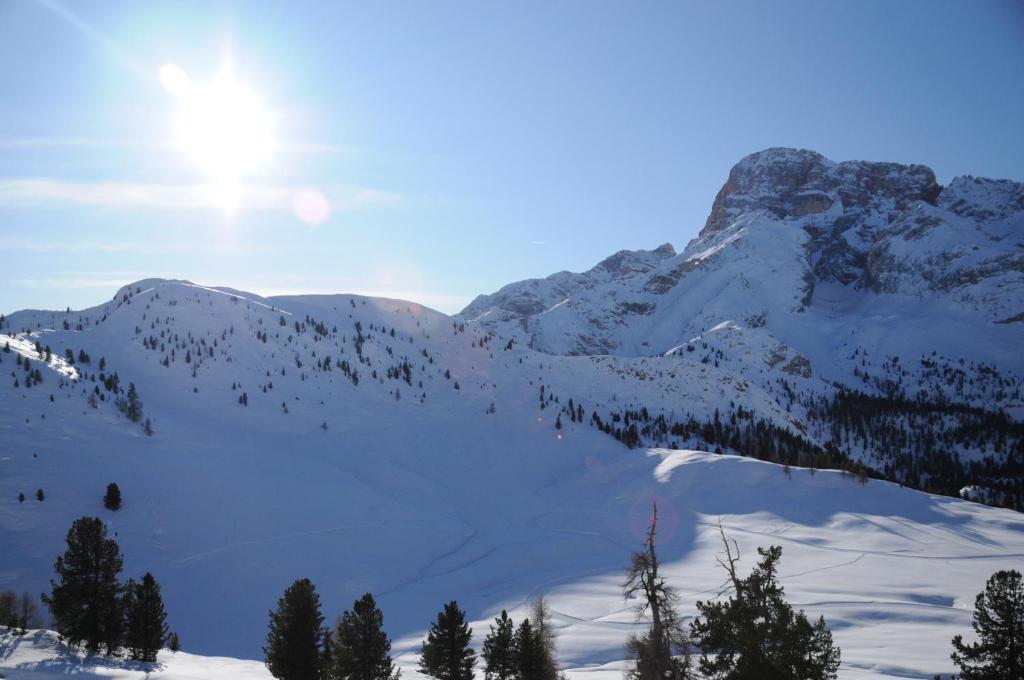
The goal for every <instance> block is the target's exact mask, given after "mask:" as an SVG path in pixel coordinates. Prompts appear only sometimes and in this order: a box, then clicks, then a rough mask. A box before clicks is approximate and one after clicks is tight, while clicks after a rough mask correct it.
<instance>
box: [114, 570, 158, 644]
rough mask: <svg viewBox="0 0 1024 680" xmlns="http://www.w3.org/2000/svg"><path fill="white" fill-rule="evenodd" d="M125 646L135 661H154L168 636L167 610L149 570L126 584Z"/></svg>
mask: <svg viewBox="0 0 1024 680" xmlns="http://www.w3.org/2000/svg"><path fill="white" fill-rule="evenodd" d="M124 608H125V636H124V637H125V639H124V642H125V646H126V647H127V648H128V651H129V652H130V653H131V657H132V659H135V660H136V661H156V655H157V652H159V651H160V650H161V649H162V648H163V646H164V641H165V640H166V639H167V614H166V613H165V612H164V601H163V598H162V597H161V596H160V584H159V583H157V582H156V579H155V578H153V575H152V574H150V573H149V572H148V571H147V572H146V573H145V575H144V576H143V577H142V581H141V582H138V583H137V582H135V581H133V580H129V581H128V585H127V587H126V588H125V604H124Z"/></svg>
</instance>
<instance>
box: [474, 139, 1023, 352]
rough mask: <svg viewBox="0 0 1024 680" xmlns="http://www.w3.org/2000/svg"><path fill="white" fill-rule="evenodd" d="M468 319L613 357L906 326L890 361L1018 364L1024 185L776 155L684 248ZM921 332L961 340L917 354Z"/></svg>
mask: <svg viewBox="0 0 1024 680" xmlns="http://www.w3.org/2000/svg"><path fill="white" fill-rule="evenodd" d="M896 315H898V316H900V317H903V318H902V319H900V320H899V322H898V323H894V321H895V320H896V319H895V318H894V317H895V316H896ZM461 317H463V318H465V319H467V320H468V319H474V320H478V321H479V322H480V323H481V324H483V325H485V326H486V327H488V328H493V329H496V330H500V331H501V333H502V334H503V335H514V336H516V337H519V338H522V339H523V340H524V341H526V342H528V344H529V345H530V346H531V347H533V348H535V349H538V350H541V351H544V352H549V353H552V354H613V355H618V356H655V355H659V354H663V353H665V352H669V351H672V349H673V348H675V347H677V346H678V345H680V344H681V343H685V342H687V341H688V340H690V339H691V338H693V337H694V336H696V335H699V334H700V333H703V332H705V331H707V330H708V329H710V328H713V327H715V326H716V325H718V324H720V323H722V322H724V321H729V322H731V323H734V324H739V325H742V326H743V327H746V328H762V329H764V332H767V333H770V334H772V336H774V337H777V338H778V339H779V340H780V341H783V342H787V343H789V344H791V345H794V346H797V347H799V346H800V345H807V347H808V352H811V353H815V354H822V352H828V351H833V350H834V349H835V347H836V344H835V341H836V340H840V341H842V343H843V344H845V345H848V346H856V344H857V343H861V342H863V341H865V340H871V339H873V337H874V336H877V334H879V333H880V332H882V329H883V328H885V327H889V328H892V327H893V326H897V327H899V326H903V327H905V329H906V330H905V332H904V333H903V335H905V336H908V337H906V338H900V339H899V341H898V342H896V339H895V338H894V337H891V336H893V335H895V334H893V333H889V334H888V336H889V337H887V338H886V340H887V342H888V343H893V342H896V346H895V347H893V349H895V350H897V351H900V350H911V351H913V350H918V349H920V348H921V347H922V346H926V345H932V347H929V349H937V350H940V351H941V350H947V353H953V352H956V353H959V354H962V355H965V356H969V357H972V358H976V359H981V360H985V361H992V362H997V363H999V364H1000V365H1008V366H1010V367H1014V368H1019V367H1020V363H1019V361H1018V360H1017V357H1016V352H1015V348H1016V344H1017V342H1018V341H1019V338H1020V328H1021V326H1019V325H1017V324H1019V323H1022V322H1024V185H1022V184H1020V183H1016V182H1010V181H996V180H987V179H980V178H973V177H958V178H956V179H954V180H953V181H952V182H951V183H950V184H949V186H947V187H941V186H939V185H938V184H936V182H935V176H934V174H933V173H932V171H931V170H929V169H928V168H925V167H923V166H920V165H910V166H904V165H897V164H895V163H867V162H861V161H854V162H845V163H834V162H832V161H829V160H827V159H825V158H823V157H822V156H821V155H819V154H817V153H814V152H813V151H803V150H799V151H798V150H794V149H768V150H766V151H762V152H760V153H755V154H752V155H750V156H748V157H746V158H744V159H743V160H742V161H740V162H739V163H738V164H737V165H736V166H735V167H734V168H733V169H732V171H731V172H730V173H729V179H728V181H727V182H726V183H725V185H724V186H723V187H722V189H721V191H719V193H718V196H717V197H716V198H715V201H714V204H713V206H712V208H711V214H710V215H709V216H708V219H707V222H706V223H705V225H704V228H703V229H702V230H701V232H700V234H699V236H698V238H697V239H695V240H694V241H692V242H691V243H689V244H688V245H687V247H686V248H685V249H684V250H683V252H681V253H678V254H677V253H676V252H675V250H674V249H673V248H672V246H671V245H669V244H665V245H663V246H661V247H659V248H657V249H655V250H653V251H622V252H619V253H616V254H615V255H613V256H611V257H609V258H607V259H606V260H604V261H602V262H601V263H599V264H598V265H597V266H595V267H594V268H593V269H591V270H589V271H587V272H584V273H582V274H571V273H568V272H560V273H558V274H554V275H552V276H550V277H548V278H546V279H539V280H538V279H534V280H529V281H522V282H519V283H513V284H509V285H507V286H505V287H504V288H502V289H501V290H499V291H498V292H497V293H494V294H492V295H481V296H479V297H478V298H477V299H475V300H474V301H473V302H472V303H471V304H470V305H469V306H468V307H467V308H466V309H465V310H463V312H462V313H461ZM837 319H838V320H839V321H840V322H843V323H841V324H839V325H841V326H842V328H841V329H836V328H834V326H836V325H837V324H836V323H834V321H835V320H837ZM916 320H927V321H928V322H929V323H934V322H935V321H940V322H942V323H943V324H944V325H948V327H949V328H950V329H951V330H957V331H961V332H954V333H953V334H952V337H948V335H949V334H947V333H941V334H939V333H936V334H933V336H935V337H933V338H930V339H929V340H928V341H927V342H922V338H921V337H920V335H919V333H918V332H917V331H918V330H919V329H918V327H915V326H914V325H913V322H914V321H916ZM827 321H833V323H824V322H827ZM895 330H896V331H897V332H898V331H899V330H900V328H896V329H895ZM851 333H852V338H851V337H848V336H849V335H850V334H851ZM979 334H981V335H983V336H984V338H985V342H984V343H974V344H976V345H980V346H976V347H974V348H973V349H971V350H970V351H966V347H965V345H967V344H968V343H970V342H971V340H972V339H974V338H977V337H978V335H979ZM808 336H810V337H808ZM871 344H874V343H871ZM815 345H819V346H820V347H815ZM815 350H817V351H815ZM821 358H822V359H825V358H826V357H825V356H822V357H821ZM822 363H826V362H824V361H822Z"/></svg>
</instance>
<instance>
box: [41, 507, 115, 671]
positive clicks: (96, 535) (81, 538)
mask: <svg viewBox="0 0 1024 680" xmlns="http://www.w3.org/2000/svg"><path fill="white" fill-rule="evenodd" d="M67 544H68V547H67V550H66V551H65V552H64V554H63V555H61V556H60V557H58V558H57V561H56V562H54V565H53V568H54V571H55V572H56V573H57V576H58V577H59V579H60V581H59V583H58V582H55V581H53V580H51V581H50V586H51V593H50V595H45V594H44V595H43V602H44V603H45V604H46V606H47V607H48V608H49V610H50V614H51V616H52V617H53V620H54V624H55V625H56V628H57V631H58V632H59V633H60V634H61V635H62V636H64V637H65V638H66V639H67V640H68V641H69V642H70V643H71V644H73V645H74V644H78V643H81V642H84V643H85V645H86V649H88V650H89V652H92V653H95V652H98V651H99V649H100V647H101V645H102V646H105V647H106V651H107V654H112V653H113V652H114V651H115V650H116V649H117V647H118V646H119V644H120V641H121V618H122V613H121V585H120V584H119V583H118V581H117V575H118V573H119V572H120V571H121V566H122V563H123V560H122V558H121V550H120V549H119V548H118V546H117V541H115V540H114V539H112V538H107V529H106V527H105V526H103V522H102V521H101V520H100V519H99V518H98V517H82V518H80V519H77V520H75V522H74V523H73V524H72V525H71V529H69V530H68V536H67Z"/></svg>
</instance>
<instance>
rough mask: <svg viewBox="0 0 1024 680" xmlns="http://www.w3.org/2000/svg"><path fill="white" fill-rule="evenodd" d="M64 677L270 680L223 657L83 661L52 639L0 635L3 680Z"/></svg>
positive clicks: (258, 665) (252, 666) (253, 664)
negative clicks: (149, 660)
mask: <svg viewBox="0 0 1024 680" xmlns="http://www.w3.org/2000/svg"><path fill="white" fill-rule="evenodd" d="M69 675H74V676H75V677H80V678H83V680H84V679H85V678H109V679H110V680H145V679H146V678H159V679H160V680H200V679H205V678H218V679H219V680H221V679H222V680H271V678H272V677H273V676H272V675H270V673H269V672H268V671H267V669H266V666H264V665H263V663H262V662H259V661H244V660H240V659H231V658H226V657H211V656H196V655H194V654H188V653H186V652H171V651H170V650H164V651H162V652H160V654H159V655H158V656H157V661H156V663H143V662H138V661H136V662H133V661H125V660H123V659H108V658H105V657H103V656H98V657H89V656H86V655H85V654H84V653H82V652H78V651H75V650H70V649H68V648H67V646H66V645H64V644H62V643H61V642H60V641H59V640H58V638H57V635H56V633H54V632H52V631H47V630H30V631H28V634H27V635H24V636H20V635H12V634H10V633H0V676H2V677H5V678H7V679H8V680H22V678H28V679H29V680H48V679H50V678H52V679H54V680H57V679H59V678H67V677H68V676H69Z"/></svg>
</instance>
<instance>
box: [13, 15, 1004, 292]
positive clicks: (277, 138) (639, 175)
mask: <svg viewBox="0 0 1024 680" xmlns="http://www.w3.org/2000/svg"><path fill="white" fill-rule="evenodd" d="M164 64H174V65H176V67H175V69H174V70H172V72H171V75H172V76H174V75H178V76H181V74H182V73H184V74H185V75H186V76H187V78H188V81H187V82H188V83H189V89H188V90H187V92H186V94H182V91H179V90H176V89H175V88H174V87H168V86H166V85H167V83H165V84H164V85H162V83H161V80H160V78H159V77H158V74H159V73H160V71H159V69H160V67H161V65H164ZM228 64H230V69H231V74H232V76H231V80H230V82H232V83H235V86H234V87H235V89H233V90H231V92H238V91H243V92H247V93H248V94H246V95H244V96H240V97H234V98H233V99H231V100H230V101H229V102H228V104H227V105H225V107H224V108H226V109H227V110H229V112H234V111H236V109H238V108H239V107H241V114H239V115H238V121H235V120H234V119H231V120H228V121H227V130H228V132H227V133H223V132H222V131H221V129H219V128H213V130H214V132H212V133H211V132H210V129H209V128H208V127H206V128H204V127H202V125H203V124H205V123H206V122H208V119H209V117H210V116H213V117H216V116H218V115H220V114H221V113H223V112H222V111H220V110H214V111H213V112H212V113H211V112H210V110H209V109H210V106H209V98H208V99H207V100H202V101H204V102H206V104H207V106H206V108H203V107H202V106H199V109H198V110H199V111H200V113H199V114H194V115H198V116H199V120H200V130H199V133H196V134H193V135H192V136H191V137H189V136H188V134H187V133H184V132H182V130H183V129H185V128H183V127H182V126H183V125H184V123H182V120H191V119H189V118H187V116H188V115H193V114H188V113H183V112H187V111H192V110H193V109H195V107H196V106H198V105H195V104H194V102H195V101H200V100H199V99H198V98H197V97H198V95H196V93H197V92H210V91H214V90H211V88H212V87H213V86H208V85H204V84H206V83H209V82H210V81H214V80H216V79H218V78H221V79H222V80H223V78H225V77H226V76H224V74H225V73H226V69H227V66H226V65H228ZM171 81H172V83H173V82H174V81H173V78H172V79H171ZM218 82H221V81H218ZM204 87H205V88H206V89H205V90H204V89H203V88H204ZM239 88H244V90H239ZM0 92H3V96H2V97H0V262H2V263H3V264H2V272H3V278H2V285H0V312H10V311H13V310H16V309H21V308H25V307H36V308H64V307H66V306H71V307H72V308H79V307H84V306H88V305H92V304H98V303H100V302H102V301H104V300H106V299H109V298H110V297H111V296H112V295H113V293H114V290H115V289H116V288H117V287H118V286H120V285H122V284H124V283H127V282H130V281H133V280H136V279H140V278H145V277H149V276H160V277H167V278H187V279H191V280H193V281H196V282H198V283H203V284H207V285H228V286H233V287H236V288H241V289H245V290H252V291H256V292H260V293H264V294H275V293H295V292H321V293H322V292H362V293H369V294H375V295H388V296H392V297H403V298H412V299H415V300H417V301H419V302H422V303H425V304H427V305H430V306H433V307H435V308H438V309H441V310H443V311H447V312H454V311H457V310H459V309H460V308H461V307H462V306H463V305H464V304H465V303H467V302H468V301H469V300H470V299H471V298H472V297H473V296H475V295H476V294H477V293H481V292H490V291H493V290H495V289H497V288H498V287H500V286H501V285H503V284H505V283H508V282H511V281H515V280H519V279H523V278H527V277H534V276H546V275H547V274H550V273H552V272H555V271H558V270H563V269H568V270H574V271H578V270H582V269H586V268H588V267H590V266H592V265H593V264H594V263H596V262H597V261H599V260H600V259H602V258H603V257H605V256H606V255H609V254H611V253H612V252H614V251H616V250H620V249H623V248H629V249H637V248H653V247H656V246H658V245H660V244H661V243H664V242H666V241H668V242H671V243H672V244H674V245H675V246H676V248H677V249H680V248H682V247H683V246H685V244H686V242H687V241H688V240H689V239H691V238H693V237H694V236H695V235H696V233H697V231H698V230H699V229H700V227H701V226H702V225H703V222H704V219H705V218H706V216H707V213H708V211H709V209H710V206H711V202H712V200H713V199H714V196H715V192H716V191H717V190H718V189H719V187H720V186H721V184H722V183H723V182H724V181H725V179H726V176H727V174H728V171H729V168H730V167H731V166H732V165H733V164H734V163H735V162H736V161H738V160H739V159H740V158H742V157H743V156H744V155H746V154H748V153H751V152H753V151H757V150H760V149H763V148H766V147H770V146H798V147H803V148H811V149H815V150H817V151H819V152H821V153H823V154H824V155H826V156H828V157H829V158H832V159H834V160H849V159H866V160H887V161H897V162H908V163H909V162H917V163H923V164H926V165H929V166H930V167H932V168H933V169H934V170H935V172H936V174H937V175H938V178H939V181H940V182H948V181H949V180H950V179H951V178H952V177H954V176H956V175H960V174H974V175H982V176H988V177H1002V178H1011V179H1015V180H1024V3H1021V2H1019V1H1017V0H1006V1H998V0H992V1H989V2H983V1H980V0H979V1H973V0H972V1H967V0H965V1H964V2H943V1H937V2H936V1H927V2H911V1H901V2H888V1H886V2H881V1H873V0H869V1H861V2H818V1H815V2H765V1H763V0H755V1H752V2H721V3H720V2H684V1H682V0H673V1H671V2H656V1H651V2H640V3H633V2H606V1H603V0H602V1H598V0H586V1H572V0H566V1H562V2H546V1H544V2H470V1H468V0H467V1H465V2H457V3H456V2H452V3H448V2H440V1H433V0H432V1H430V2H412V1H409V2H358V3H355V2H352V3H348V2H336V1H333V0H332V1H324V2H301V1H299V0H295V1H291V2H259V1H256V0H244V1H243V0H238V1H237V2H219V3H218V2H210V1H202V2H185V1H183V0H175V1H173V2H170V1H168V2H163V3H156V2H113V1H109V0H89V1H88V2H86V1H84V0H83V1H73V0H61V1H60V2H58V0H0ZM175 92H177V94H175ZM194 95H195V96H194ZM190 97H191V99H190ZM212 101H214V102H217V101H221V100H218V99H216V98H214V99H213V100H212ZM190 102H192V103H190ZM189 107H192V108H189ZM232 107H233V108H232ZM214 108H216V107H214ZM230 115H231V116H233V115H235V114H234V113H231V114H230ZM204 116H205V118H204ZM229 117H230V116H229ZM243 119H244V120H243ZM254 120H255V121H257V122H256V123H254V122H253V121H254ZM260 121H262V122H263V123H265V124H266V125H265V127H269V128H271V129H272V130H273V132H272V134H270V133H265V132H262V130H263V129H264V128H260V127H259V125H260V124H261V123H260ZM268 121H269V122H268ZM221 124H222V126H223V125H224V121H221ZM253 126H255V127H256V128H258V129H257V131H256V132H250V130H251V129H254V128H253ZM193 132H195V130H193ZM200 133H202V134H200ZM204 134H205V136H203V135H204ZM250 137H252V138H250ZM255 137H259V139H256V138H255ZM189 139H191V146H189V144H188V140H189ZM224 139H230V140H231V143H227V142H224ZM268 139H270V140H272V143H271V142H267V144H262V143H261V140H263V141H266V140H268ZM183 140H185V141H183ZM197 140H198V141H197ZM264 146H267V147H268V148H266V149H264V148H263V147H264ZM211 150H212V151H211ZM257 150H262V153H256V152H255V151H257ZM211 154H212V157H211ZM217 154H219V155H217ZM225 155H226V156H227V157H225ZM218 161H220V163H219V164H218ZM225 163H227V165H229V166H230V167H231V168H232V170H231V172H233V173H234V175H233V180H232V181H231V182H226V181H225V180H224V179H223V177H224V171H223V169H222V167H221V166H223V165H224V164H225ZM225 187H229V188H230V189H231V190H230V191H226V189H225ZM225 194H229V196H228V198H225ZM297 197H301V198H297ZM297 201H298V204H299V205H302V206H304V207H303V208H302V209H301V210H298V212H297V209H296V205H297ZM226 204H231V206H232V207H231V208H229V209H226V208H225V205H226ZM325 206H329V209H330V212H329V215H327V213H325V211H324V207H325ZM300 216H301V218H300Z"/></svg>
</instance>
